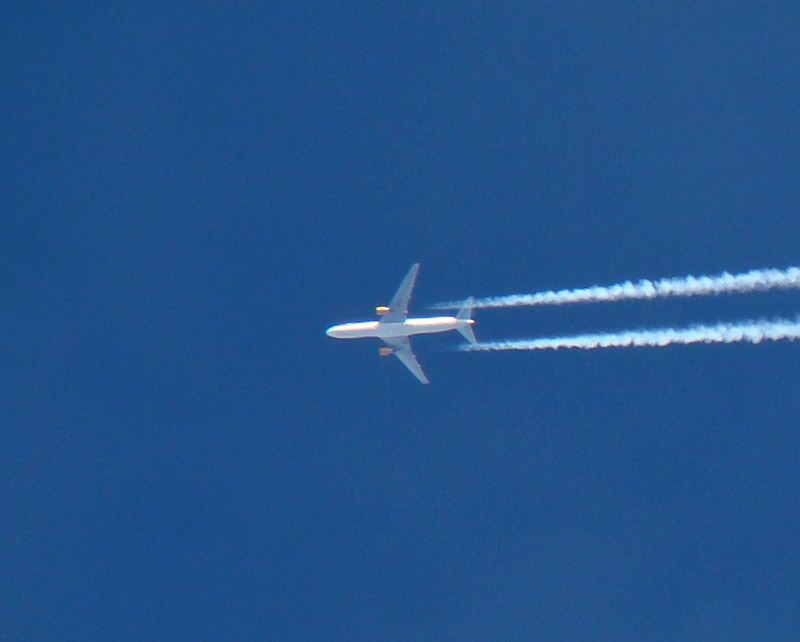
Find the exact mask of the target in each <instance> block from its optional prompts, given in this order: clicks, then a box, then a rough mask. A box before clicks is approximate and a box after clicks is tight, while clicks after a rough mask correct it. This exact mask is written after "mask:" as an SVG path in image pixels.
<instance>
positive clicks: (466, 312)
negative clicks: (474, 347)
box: [456, 297, 478, 344]
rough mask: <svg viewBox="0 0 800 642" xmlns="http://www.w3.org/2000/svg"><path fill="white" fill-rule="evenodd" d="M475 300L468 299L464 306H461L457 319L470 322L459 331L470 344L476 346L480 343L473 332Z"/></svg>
mask: <svg viewBox="0 0 800 642" xmlns="http://www.w3.org/2000/svg"><path fill="white" fill-rule="evenodd" d="M473 302H474V299H473V298H472V297H470V298H468V299H467V300H466V301H464V305H462V306H461V309H460V310H459V311H458V314H457V315H456V319H458V320H459V321H469V322H470V323H469V325H462V326H459V327H458V331H459V332H460V333H461V335H462V336H463V337H464V338H465V339H466V340H467V341H469V342H470V343H472V344H475V343H478V340H477V339H476V338H475V333H474V332H473V331H472V324H473V323H474V321H473V320H472V304H473Z"/></svg>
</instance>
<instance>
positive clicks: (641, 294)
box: [432, 267, 800, 309]
mask: <svg viewBox="0 0 800 642" xmlns="http://www.w3.org/2000/svg"><path fill="white" fill-rule="evenodd" d="M792 288H800V268H798V267H790V268H787V269H785V270H775V269H764V270H750V271H749V272H742V273H740V274H730V273H728V272H723V273H722V274H717V275H714V276H681V277H674V278H669V279H658V280H657V281H650V280H647V279H643V280H641V281H637V282H636V283H634V282H632V281H625V282H624V283H617V284H616V285H607V286H601V285H595V286H593V287H590V288H579V289H575V290H558V291H553V290H549V291H547V292H535V293H533V294H510V295H507V296H498V297H487V298H484V299H476V300H475V303H474V305H473V307H475V308H515V307H519V306H533V305H565V304H568V303H599V302H605V301H629V300H636V299H657V298H662V297H671V296H701V295H708V294H726V293H744V292H759V291H765V290H778V289H782V290H788V289H792ZM461 305H463V301H447V302H443V303H437V304H436V305H434V306H432V307H433V308H436V309H449V308H459V307H461Z"/></svg>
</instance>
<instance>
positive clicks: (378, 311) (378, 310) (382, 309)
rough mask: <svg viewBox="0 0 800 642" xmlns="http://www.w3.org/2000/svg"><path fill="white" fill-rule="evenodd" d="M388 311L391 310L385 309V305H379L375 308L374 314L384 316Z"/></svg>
mask: <svg viewBox="0 0 800 642" xmlns="http://www.w3.org/2000/svg"><path fill="white" fill-rule="evenodd" d="M390 310H391V308H387V307H386V306H385V305H379V306H378V307H377V308H375V313H376V314H386V313H387V312H389V311H390Z"/></svg>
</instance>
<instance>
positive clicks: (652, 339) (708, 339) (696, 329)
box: [459, 318, 800, 352]
mask: <svg viewBox="0 0 800 642" xmlns="http://www.w3.org/2000/svg"><path fill="white" fill-rule="evenodd" d="M798 339H800V318H799V319H795V320H794V321H790V320H787V319H776V320H774V321H766V320H760V321H742V322H739V323H717V324H715V325H695V326H691V327H688V328H662V329H655V330H627V331H623V332H614V333H609V334H583V335H576V336H572V337H553V338H542V339H520V340H515V341H491V342H485V343H477V344H475V345H464V346H461V347H460V348H459V349H460V350H464V351H467V352H473V351H485V352H495V351H505V350H561V349H563V348H572V349H578V350H597V349H599V348H639V347H653V348H663V347H666V346H671V345H690V344H694V343H761V342H763V341H797V340H798Z"/></svg>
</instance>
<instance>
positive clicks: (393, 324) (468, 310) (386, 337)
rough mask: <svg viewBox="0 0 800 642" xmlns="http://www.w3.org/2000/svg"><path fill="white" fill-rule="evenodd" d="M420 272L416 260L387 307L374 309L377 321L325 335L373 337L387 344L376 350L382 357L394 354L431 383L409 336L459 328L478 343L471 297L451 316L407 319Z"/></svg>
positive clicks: (339, 328) (331, 330)
mask: <svg viewBox="0 0 800 642" xmlns="http://www.w3.org/2000/svg"><path fill="white" fill-rule="evenodd" d="M417 272H419V263H414V265H412V266H411V269H410V270H409V271H408V274H406V276H405V278H404V279H403V281H402V283H400V287H399V288H398V289H397V292H396V293H395V295H394V296H393V297H392V300H391V302H390V303H389V305H388V306H385V305H379V306H378V307H377V308H375V312H376V313H377V314H378V316H380V320H378V321H360V322H357V323H342V324H340V325H333V326H331V327H330V328H328V329H327V330H325V334H327V335H328V336H329V337H333V338H335V339H364V338H367V337H375V338H378V339H382V340H383V342H384V343H385V344H386V345H385V346H382V347H381V348H379V349H378V354H379V355H380V356H382V357H388V356H390V355H395V356H396V357H397V358H398V359H400V361H401V363H402V364H403V365H404V366H405V367H406V368H408V369H409V370H410V371H411V373H412V374H413V375H414V376H415V377H416V378H417V379H419V381H420V382H421V383H430V381H428V377H426V376H425V373H424V372H423V371H422V367H421V366H420V365H419V362H418V361H417V358H416V356H414V351H413V350H412V349H411V342H410V341H409V337H411V336H412V335H415V334H433V333H435V332H449V331H450V330H458V331H459V332H460V333H461V334H462V335H463V336H464V338H465V339H466V340H467V341H469V342H470V343H477V340H476V339H475V334H474V333H473V331H472V325H473V324H474V323H475V321H474V320H473V319H472V302H473V299H472V297H470V298H469V299H467V300H466V302H465V303H464V305H463V307H462V308H461V310H459V311H458V314H457V315H456V316H454V317H424V318H412V319H409V318H408V302H409V300H410V299H411V291H412V290H413V289H414V281H415V280H416V278H417Z"/></svg>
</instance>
